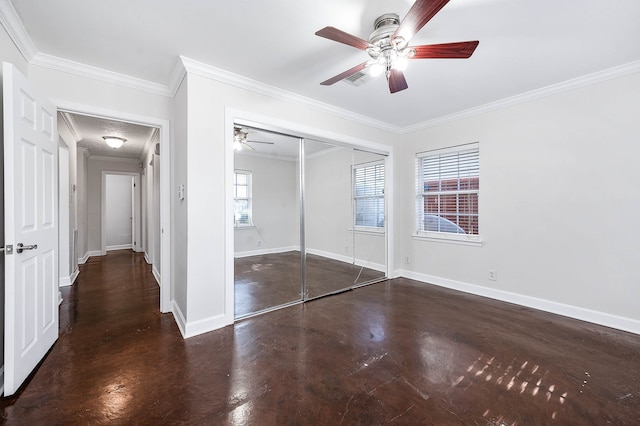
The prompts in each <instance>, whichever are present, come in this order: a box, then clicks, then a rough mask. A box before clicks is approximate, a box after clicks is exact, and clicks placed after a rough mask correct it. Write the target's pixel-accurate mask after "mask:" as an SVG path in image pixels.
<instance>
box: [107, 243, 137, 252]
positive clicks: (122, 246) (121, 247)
mask: <svg viewBox="0 0 640 426" xmlns="http://www.w3.org/2000/svg"><path fill="white" fill-rule="evenodd" d="M127 249H128V250H131V249H133V244H119V245H115V246H107V247H106V250H107V251H111V250H127Z"/></svg>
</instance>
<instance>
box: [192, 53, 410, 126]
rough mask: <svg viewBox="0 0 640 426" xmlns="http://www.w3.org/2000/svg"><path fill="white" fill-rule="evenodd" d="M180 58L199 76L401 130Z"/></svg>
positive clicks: (370, 124)
mask: <svg viewBox="0 0 640 426" xmlns="http://www.w3.org/2000/svg"><path fill="white" fill-rule="evenodd" d="M180 60H181V62H182V66H183V67H184V69H185V72H188V73H191V74H195V75H198V76H200V77H204V78H208V79H211V80H215V81H219V82H221V83H225V84H228V85H231V86H235V87H238V88H240V89H245V90H249V91H251V92H254V93H259V94H261V95H265V96H269V97H272V98H275V99H279V100H282V101H285V102H291V103H296V104H299V105H304V106H307V107H311V108H314V109H319V110H322V111H325V112H327V113H329V114H332V115H337V116H339V117H341V118H345V119H347V120H350V121H354V122H357V123H360V124H364V125H366V126H370V127H375V128H378V129H381V130H385V131H387V132H391V133H396V134H397V133H400V132H401V130H402V128H401V127H399V126H394V125H391V124H389V123H385V122H382V121H379V120H374V119H372V118H370V117H367V116H364V115H361V114H356V113H354V112H352V111H348V110H346V109H343V108H338V107H335V106H333V105H329V104H327V103H324V102H320V101H317V100H314V99H311V98H308V97H306V96H301V95H298V94H295V93H292V92H288V91H286V90H283V89H280V88H278V87H275V86H271V85H268V84H265V83H262V82H259V81H256V80H252V79H250V78H247V77H243V76H241V75H238V74H234V73H231V72H229V71H225V70H222V69H220V68H216V67H212V66H211V65H207V64H205V63H202V62H198V61H196V60H193V59H190V58H187V57H185V56H180Z"/></svg>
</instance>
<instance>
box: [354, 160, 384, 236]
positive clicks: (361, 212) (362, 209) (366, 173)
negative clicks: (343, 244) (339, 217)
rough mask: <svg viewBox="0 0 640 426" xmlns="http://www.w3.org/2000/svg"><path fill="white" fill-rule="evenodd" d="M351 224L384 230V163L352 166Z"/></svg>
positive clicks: (377, 162)
mask: <svg viewBox="0 0 640 426" xmlns="http://www.w3.org/2000/svg"><path fill="white" fill-rule="evenodd" d="M353 224H354V226H355V227H367V228H384V162H383V161H376V162H375V163H366V164H360V165H356V166H353Z"/></svg>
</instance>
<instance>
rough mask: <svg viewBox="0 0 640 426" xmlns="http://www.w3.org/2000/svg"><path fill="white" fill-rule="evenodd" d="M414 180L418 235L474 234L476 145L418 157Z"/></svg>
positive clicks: (477, 183) (477, 188)
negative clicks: (436, 233)
mask: <svg viewBox="0 0 640 426" xmlns="http://www.w3.org/2000/svg"><path fill="white" fill-rule="evenodd" d="M416 178H417V179H416V189H417V213H418V233H421V232H422V233H428V232H440V233H449V234H467V235H478V196H479V192H480V154H479V146H478V144H477V143H474V144H468V145H462V146H458V147H453V148H447V149H441V150H435V151H428V152H425V153H421V154H418V158H417V174H416Z"/></svg>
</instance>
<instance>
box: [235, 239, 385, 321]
mask: <svg viewBox="0 0 640 426" xmlns="http://www.w3.org/2000/svg"><path fill="white" fill-rule="evenodd" d="M306 261H307V262H306V290H307V298H314V297H318V296H322V295H325V294H330V293H334V292H336V291H339V290H343V289H346V288H350V287H352V286H354V285H358V284H362V283H366V282H370V281H372V280H375V279H379V278H383V277H384V276H385V274H384V273H383V272H380V271H376V270H373V269H369V268H364V267H361V266H357V265H354V264H350V263H346V262H340V261H337V260H333V259H328V258H326V257H322V256H317V255H313V254H307V255H306ZM300 263H301V262H300V252H298V251H288V252H283V253H269V254H262V255H257V256H249V257H240V258H236V259H235V315H236V317H240V316H244V315H246V314H250V313H253V312H258V311H262V310H264V309H269V308H272V307H274V306H279V305H284V304H287V303H290V302H295V301H299V300H301V293H300V291H301V287H300V281H301V276H300Z"/></svg>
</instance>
